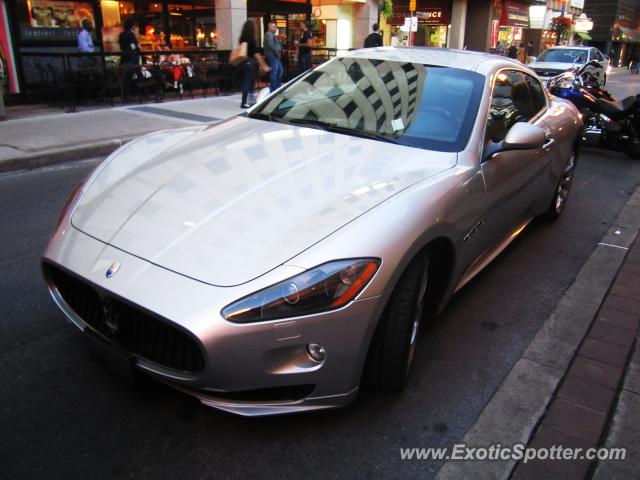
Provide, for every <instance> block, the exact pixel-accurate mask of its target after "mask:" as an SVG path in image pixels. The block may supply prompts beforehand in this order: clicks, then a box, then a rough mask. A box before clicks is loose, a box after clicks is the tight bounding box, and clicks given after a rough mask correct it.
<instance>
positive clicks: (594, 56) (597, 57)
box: [591, 48, 604, 62]
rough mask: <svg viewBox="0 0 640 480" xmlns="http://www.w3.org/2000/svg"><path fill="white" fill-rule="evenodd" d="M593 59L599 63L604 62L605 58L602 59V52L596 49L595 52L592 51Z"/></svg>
mask: <svg viewBox="0 0 640 480" xmlns="http://www.w3.org/2000/svg"><path fill="white" fill-rule="evenodd" d="M591 58H592V59H593V60H597V61H599V62H601V61H603V60H604V58H603V57H602V55H601V54H600V52H599V51H598V50H596V49H595V48H594V49H593V50H591Z"/></svg>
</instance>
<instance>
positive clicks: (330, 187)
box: [72, 117, 457, 286]
mask: <svg viewBox="0 0 640 480" xmlns="http://www.w3.org/2000/svg"><path fill="white" fill-rule="evenodd" d="M185 132H186V133H185ZM172 135H177V138H175V137H172ZM456 159H457V154H456V153H442V152H432V151H426V150H422V149H417V148H409V147H403V146H399V145H393V144H390V143H384V142H380V141H375V140H368V139H363V138H356V137H351V136H346V135H340V134H335V133H330V132H326V131H321V130H317V129H311V128H303V127H295V126H289V125H284V124H278V123H273V122H266V121H262V120H253V119H249V118H246V117H236V118H233V119H231V120H228V121H226V122H223V123H221V124H218V125H213V126H210V127H208V128H206V129H194V130H191V131H188V130H186V131H185V130H184V129H183V130H182V131H178V132H177V133H172V132H163V133H160V134H157V135H155V136H151V137H149V138H147V139H142V140H140V141H138V142H135V143H134V145H133V146H131V147H130V148H129V149H127V148H126V147H125V148H124V149H123V150H122V151H121V152H120V153H119V154H117V155H115V156H114V157H113V158H112V159H111V160H110V161H109V162H108V163H107V164H106V165H104V166H103V167H102V170H101V171H100V172H99V173H98V174H96V175H95V178H94V179H93V181H92V182H91V183H90V184H89V185H88V186H87V187H85V194H84V196H83V197H82V199H81V200H80V201H79V203H78V205H77V206H76V208H75V210H74V212H73V216H72V224H73V226H74V227H75V228H77V229H79V230H80V231H82V232H84V233H86V234H88V235H91V236H92V237H94V238H96V239H99V240H101V241H102V242H105V243H107V244H110V245H112V246H114V247H116V248H119V249H121V250H123V251H126V252H129V253H131V254H133V255H136V256H138V257H140V258H143V259H146V260H148V261H149V262H152V263H154V264H156V265H159V266H162V267H165V268H167V269H170V270H172V271H175V272H178V273H180V274H183V275H186V276H189V277H191V278H194V279H197V280H200V281H202V282H206V283H209V284H212V285H218V286H233V285H239V284H242V283H245V282H247V281H250V280H252V279H254V278H256V277H258V276H260V275H262V274H264V273H266V272H268V271H269V270H271V269H273V268H275V267H277V266H279V265H281V264H283V263H284V262H286V261H287V260H289V259H290V258H292V257H294V256H296V255H297V254H299V253H300V252H302V251H303V250H305V249H307V248H309V247H311V246H312V245H314V244H315V243H317V242H319V241H320V240H322V239H323V238H325V237H326V236H328V235H330V234H331V233H333V232H335V231H336V230H337V229H339V228H340V227H342V226H344V225H345V224H347V223H348V222H350V221H352V220H354V219H355V218H356V217H358V216H360V215H362V214H364V213H365V212H367V211H368V210H370V209H372V208H373V207H375V206H376V205H378V204H379V203H381V202H383V201H385V200H386V199H388V198H390V197H392V196H393V195H395V194H396V193H398V192H400V191H401V190H403V189H405V188H407V187H409V186H411V185H413V184H415V183H417V182H419V181H421V180H423V179H425V178H427V177H429V176H431V175H434V174H436V173H439V172H441V171H443V170H446V169H448V168H451V167H453V166H455V164H456ZM384 224H385V219H384V218H381V219H380V234H381V235H382V234H384ZM362 241H363V242H365V241H366V239H362ZM367 253H368V252H367V251H366V249H363V254H367ZM339 257H340V252H336V258H339Z"/></svg>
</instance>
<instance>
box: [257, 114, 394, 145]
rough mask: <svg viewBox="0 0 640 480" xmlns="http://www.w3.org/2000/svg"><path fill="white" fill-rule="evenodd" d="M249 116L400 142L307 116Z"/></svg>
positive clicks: (371, 138)
mask: <svg viewBox="0 0 640 480" xmlns="http://www.w3.org/2000/svg"><path fill="white" fill-rule="evenodd" d="M248 117H249V118H255V119H257V120H267V121H269V122H277V123H284V124H286V125H296V126H300V127H309V128H315V129H318V130H324V131H327V132H333V133H342V134H343V135H351V136H353V137H360V138H367V139H369V140H378V141H380V142H387V143H393V144H395V145H398V144H400V142H398V140H396V139H394V138H391V137H387V136H386V135H382V134H380V133H375V132H367V131H364V130H356V129H353V128H348V127H341V126H339V125H336V124H335V123H327V122H319V121H318V120H312V119H309V118H282V117H277V116H274V115H273V114H270V113H263V112H258V113H251V114H249V115H248Z"/></svg>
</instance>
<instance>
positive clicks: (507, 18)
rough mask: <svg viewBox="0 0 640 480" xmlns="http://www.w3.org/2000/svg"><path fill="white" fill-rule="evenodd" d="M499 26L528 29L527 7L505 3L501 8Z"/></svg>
mask: <svg viewBox="0 0 640 480" xmlns="http://www.w3.org/2000/svg"><path fill="white" fill-rule="evenodd" d="M500 25H507V26H509V27H524V28H529V5H525V4H523V3H517V2H505V3H504V7H503V8H502V17H501V18H500Z"/></svg>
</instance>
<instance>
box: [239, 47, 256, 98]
mask: <svg viewBox="0 0 640 480" xmlns="http://www.w3.org/2000/svg"><path fill="white" fill-rule="evenodd" d="M255 82H256V64H255V60H254V59H253V58H249V59H248V60H247V61H246V62H244V63H243V64H242V105H246V104H247V97H248V96H249V94H250V93H253V85H254V84H255Z"/></svg>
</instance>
